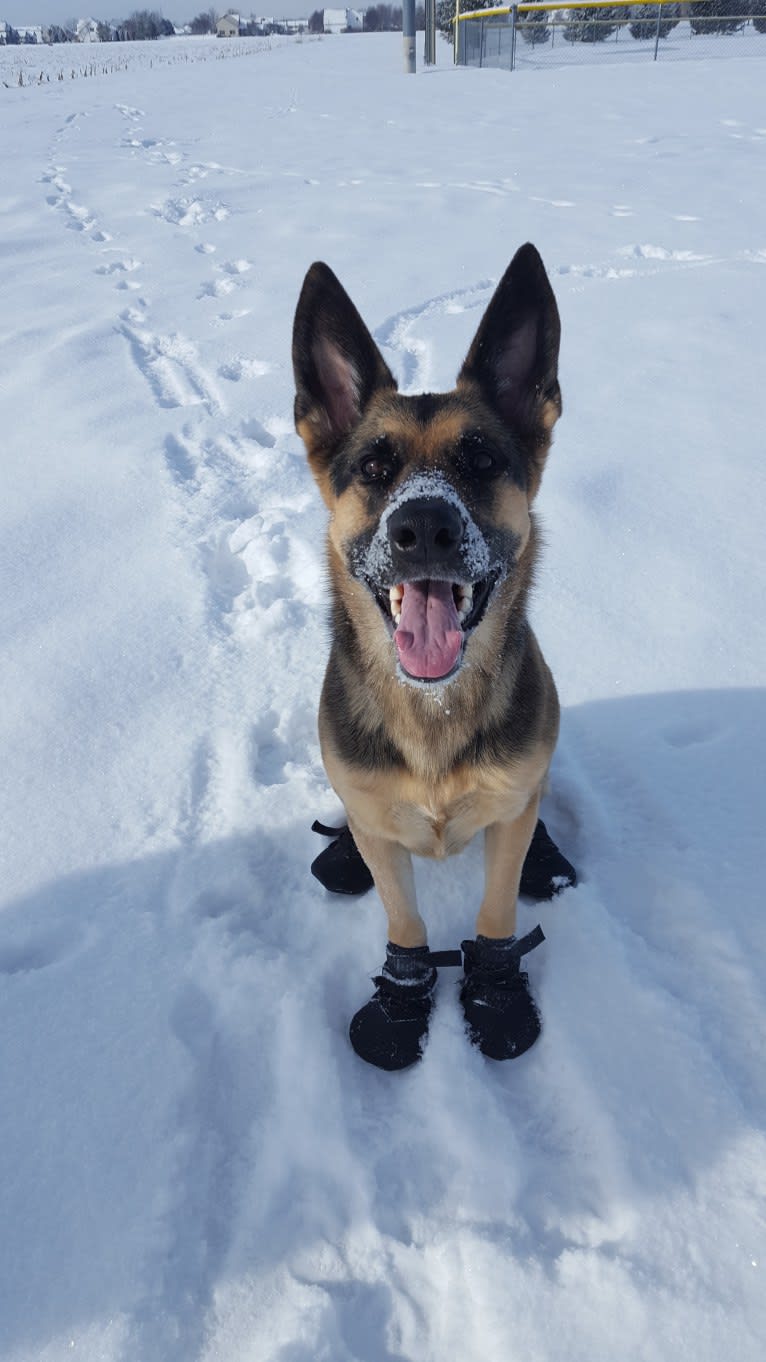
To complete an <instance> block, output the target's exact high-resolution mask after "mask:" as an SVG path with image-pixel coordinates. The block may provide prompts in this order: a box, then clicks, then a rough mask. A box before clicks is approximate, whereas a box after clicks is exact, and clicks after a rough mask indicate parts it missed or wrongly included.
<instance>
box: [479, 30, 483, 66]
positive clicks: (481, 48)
mask: <svg viewBox="0 0 766 1362" xmlns="http://www.w3.org/2000/svg"><path fill="white" fill-rule="evenodd" d="M479 22H480V24H481V28H480V30H479V69H481V67H482V66H483V65H484V20H483V19H481V20H480V21H479Z"/></svg>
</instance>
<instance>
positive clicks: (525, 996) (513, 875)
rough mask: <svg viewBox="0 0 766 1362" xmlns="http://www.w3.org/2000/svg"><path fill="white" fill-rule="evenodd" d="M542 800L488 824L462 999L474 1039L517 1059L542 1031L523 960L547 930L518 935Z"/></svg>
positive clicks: (490, 1051) (489, 1051) (493, 1054)
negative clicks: (520, 900)
mask: <svg viewBox="0 0 766 1362" xmlns="http://www.w3.org/2000/svg"><path fill="white" fill-rule="evenodd" d="M539 804H540V790H539V789H538V790H536V791H535V793H534V794H533V795H532V797H531V799H530V800H529V803H528V804H527V806H526V808H525V809H524V811H523V812H522V813H520V814H519V816H518V817H517V818H516V819H514V821H513V822H512V823H492V824H491V825H490V826H489V827H488V828H487V830H486V833H485V841H486V847H485V856H486V884H485V890H484V899H483V902H482V905H481V908H480V910H479V916H478V919H477V922H476V940H475V941H464V942H463V957H464V960H465V978H464V980H463V986H462V988H461V990H460V1000H461V1002H462V1004H463V1011H464V1013H465V1019H466V1021H467V1023H468V1031H469V1034H470V1036H471V1039H472V1041H473V1042H474V1044H475V1045H478V1047H479V1049H480V1050H481V1051H482V1052H483V1054H485V1055H487V1056H488V1057H489V1058H490V1059H513V1058H514V1057H515V1056H516V1055H520V1054H523V1052H524V1051H525V1050H528V1049H529V1047H530V1045H533V1044H534V1042H535V1041H536V1040H537V1037H538V1036H539V1034H540V1014H539V1013H538V1010H537V1006H536V1004H535V1000H534V998H533V997H532V995H531V993H530V991H529V980H528V979H527V976H526V974H524V973H523V971H522V970H521V969H520V968H519V961H520V960H521V958H522V957H523V956H524V955H526V953H527V951H530V950H532V949H533V947H534V946H537V945H539V944H540V942H541V941H542V940H543V939H544V938H543V934H542V931H541V930H540V928H539V927H537V928H536V929H535V931H534V932H530V933H529V935H528V936H525V937H524V938H523V940H521V941H517V939H516V937H515V935H514V933H515V929H516V898H517V896H518V892H519V880H520V879H521V869H522V866H523V864H524V857H525V856H526V854H527V850H528V848H529V845H530V842H531V841H532V834H533V832H534V830H535V825H536V823H537V810H538V806H539Z"/></svg>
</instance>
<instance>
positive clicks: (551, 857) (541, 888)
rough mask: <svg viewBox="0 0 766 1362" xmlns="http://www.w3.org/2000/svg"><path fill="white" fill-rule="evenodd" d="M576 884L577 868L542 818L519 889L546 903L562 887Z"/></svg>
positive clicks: (532, 842)
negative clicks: (561, 848) (551, 834)
mask: <svg viewBox="0 0 766 1362" xmlns="http://www.w3.org/2000/svg"><path fill="white" fill-rule="evenodd" d="M575 884H577V871H576V870H575V868H574V866H573V865H572V864H571V863H570V862H569V861H568V860H567V858H566V856H563V855H562V854H561V852H560V851H559V849H558V847H557V846H556V843H555V842H554V841H553V839H552V837H550V836H549V834H548V829H547V828H546V826H545V824H544V823H543V822H542V821H541V820H540V819H538V820H537V826H536V827H535V831H534V833H533V836H532V841H531V842H530V844H529V851H528V852H527V854H526V857H525V860H524V866H523V868H522V871H521V884H520V885H519V893H520V894H523V895H524V897H525V898H528V899H535V901H536V902H537V903H543V902H545V901H546V900H547V899H552V898H553V897H554V896H555V895H556V894H560V893H561V891H562V889H567V888H568V887H569V886H570V885H575Z"/></svg>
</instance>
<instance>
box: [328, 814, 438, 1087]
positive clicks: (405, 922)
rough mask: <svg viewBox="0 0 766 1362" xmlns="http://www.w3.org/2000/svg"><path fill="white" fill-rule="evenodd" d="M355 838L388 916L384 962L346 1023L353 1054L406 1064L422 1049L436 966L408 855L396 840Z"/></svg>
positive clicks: (358, 833)
mask: <svg viewBox="0 0 766 1362" xmlns="http://www.w3.org/2000/svg"><path fill="white" fill-rule="evenodd" d="M349 826H350V827H351V831H352V832H353V834H354V840H355V842H356V844H357V846H358V848H359V850H360V852H361V853H362V856H363V857H364V859H365V861H366V862H367V865H368V866H369V868H370V871H371V873H372V878H373V879H374V881H375V888H376V889H377V891H378V893H379V894H380V897H381V899H382V900H383V907H384V908H385V910H386V916H387V918H388V946H387V948H386V962H385V964H384V966H383V969H382V970H381V972H380V974H379V975H377V976H376V978H375V984H376V989H375V992H374V994H373V996H372V998H371V999H370V1001H369V1002H368V1003H365V1005H364V1007H362V1008H360V1009H359V1011H358V1012H357V1013H356V1015H355V1016H354V1018H353V1020H352V1022H351V1026H350V1028H349V1035H350V1037H351V1044H352V1045H353V1047H354V1049H355V1050H356V1053H357V1054H358V1055H359V1056H360V1057H361V1058H362V1059H365V1060H366V1061H367V1063H368V1064H375V1065H377V1067H378V1068H380V1069H406V1068H407V1067H408V1066H409V1065H410V1064H414V1063H416V1061H417V1060H419V1059H420V1056H421V1054H422V1050H423V1045H424V1043H425V1039H426V1035H427V1032H428V1022H429V1018H430V1015H431V1008H432V1006H433V994H434V986H435V984H436V970H435V968H434V965H433V961H432V959H431V957H430V955H429V952H428V946H427V945H426V928H425V923H424V922H423V919H422V918H421V916H420V913H419V912H418V905H417V899H416V896H415V876H414V874H413V871H412V857H411V856H410V853H409V851H407V850H406V849H405V848H404V847H403V846H401V845H400V844H399V843H398V842H389V841H387V840H386V839H385V838H383V837H375V836H371V835H370V834H369V833H366V832H363V831H362V829H361V828H359V827H357V826H355V825H354V823H353V822H352V820H351V819H349Z"/></svg>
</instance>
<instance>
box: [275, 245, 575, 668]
mask: <svg viewBox="0 0 766 1362" xmlns="http://www.w3.org/2000/svg"><path fill="white" fill-rule="evenodd" d="M557 353H558V313H557V310H556V304H555V301H554V298H553V294H552V292H551V289H550V285H549V284H548V280H547V277H546V275H545V271H544V268H543V265H542V262H541V261H540V258H539V256H538V255H537V252H536V251H535V250H534V247H531V246H527V247H523V248H522V250H521V251H519V252H518V253H517V255H516V257H515V258H514V261H513V262H512V264H511V266H510V267H509V270H508V271H507V273H506V275H505V276H504V278H503V280H502V281H501V283H500V285H499V287H498V289H497V292H496V293H495V295H494V297H493V299H492V301H491V302H490V305H489V308H488V310H487V312H486V314H485V316H484V319H483V321H482V324H481V326H480V328H479V332H478V334H477V336H476V338H475V340H474V342H473V345H472V346H471V349H470V350H469V353H468V356H467V358H466V361H465V363H464V365H463V368H462V369H461V371H460V375H459V377H458V382H457V386H456V388H455V389H454V391H452V392H450V393H443V394H432V393H425V394H421V395H419V396H402V395H400V394H399V393H398V392H397V390H396V384H395V382H394V379H393V377H392V375H391V373H390V371H389V370H388V368H387V366H386V364H385V361H384V360H383V358H382V356H381V354H380V352H379V351H378V349H377V347H376V346H375V343H374V341H373V340H372V337H371V336H370V334H369V332H368V331H367V328H366V327H365V326H364V323H363V322H362V320H361V318H360V316H359V314H358V313H357V311H356V309H355V308H354V306H353V304H352V303H351V301H350V299H349V298H348V297H347V295H346V294H345V292H344V291H343V289H342V288H341V286H340V284H339V283H338V281H337V279H336V278H335V276H334V275H333V274H332V273H331V271H330V270H328V269H327V266H325V265H314V266H312V268H311V270H310V271H309V273H308V275H307V277H306V281H305V283H304V287H303V292H302V294H301V298H300V301H299V304H298V310H297V313H296V320H295V332H294V340H293V360H294V365H295V376H296V387H297V395H296V401H295V414H296V425H297V428H298V431H299V433H300V435H301V436H302V438H303V440H304V443H305V444H306V448H307V451H308V455H309V461H310V464H311V467H312V470H313V472H314V475H315V477H316V479H317V482H318V483H319V486H320V489H321V491H322V495H323V497H324V499H325V502H326V503H327V505H328V507H329V508H330V511H331V521H330V527H329V543H330V564H331V569H332V574H333V584H334V590H335V596H336V602H337V601H338V600H339V599H341V600H344V601H345V603H346V607H347V613H348V614H349V616H350V617H352V618H353V619H354V620H357V621H359V622H360V624H361V626H362V628H363V629H364V632H365V642H366V646H367V648H368V651H369V649H370V648H371V649H372V650H373V651H375V652H377V653H380V651H381V649H384V650H385V649H388V651H389V653H390V656H391V659H392V661H393V662H394V663H396V662H397V661H398V666H399V669H400V674H401V675H403V676H404V677H405V679H407V680H411V681H413V682H415V683H419V684H425V685H430V684H433V683H434V682H444V681H445V680H447V679H449V678H451V677H453V676H455V675H456V674H457V673H458V672H459V670H460V667H461V666H462V663H463V661H464V659H465V658H466V655H467V653H468V654H469V655H470V648H471V639H472V637H473V636H474V635H475V634H476V635H478V634H479V633H480V631H481V630H482V626H483V625H484V623H485V620H486V619H487V617H488V616H489V615H491V611H492V603H493V600H495V598H496V597H497V594H498V593H499V592H500V591H501V590H502V589H503V588H504V584H505V583H506V582H508V583H510V586H509V589H512V582H513V577H514V573H515V571H516V570H517V568H518V566H519V564H520V563H521V562H522V561H523V560H524V555H525V552H526V550H527V546H528V544H529V541H530V529H531V522H530V504H531V502H532V500H533V498H534V496H535V494H536V492H537V488H538V486H539V482H540V476H541V472H542V465H543V461H544V458H545V454H546V452H547V449H548V445H549V443H550V434H551V430H552V427H553V424H554V421H555V420H556V417H557V416H558V414H559V411H560V407H561V403H560V395H559V389H558V382H557V379H556V356H557ZM381 626H382V627H381Z"/></svg>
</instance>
